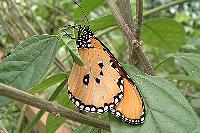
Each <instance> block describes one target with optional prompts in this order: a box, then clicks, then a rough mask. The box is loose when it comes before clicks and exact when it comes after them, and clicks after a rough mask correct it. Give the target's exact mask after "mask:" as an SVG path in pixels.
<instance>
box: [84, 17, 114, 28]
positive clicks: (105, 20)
mask: <svg viewBox="0 0 200 133" xmlns="http://www.w3.org/2000/svg"><path fill="white" fill-rule="evenodd" d="M89 23H90V27H91V29H92V31H98V30H103V29H105V28H108V27H113V26H118V25H117V23H116V21H115V19H114V17H113V16H112V15H107V16H103V17H101V18H98V19H94V20H91V21H90V22H89ZM80 25H87V22H83V23H81V24H80Z"/></svg>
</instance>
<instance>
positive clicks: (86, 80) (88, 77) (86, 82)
mask: <svg viewBox="0 0 200 133" xmlns="http://www.w3.org/2000/svg"><path fill="white" fill-rule="evenodd" d="M89 80H90V75H89V74H86V75H85V76H84V77H83V83H84V85H88V84H89Z"/></svg>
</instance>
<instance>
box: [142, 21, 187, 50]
mask: <svg viewBox="0 0 200 133" xmlns="http://www.w3.org/2000/svg"><path fill="white" fill-rule="evenodd" d="M141 38H142V41H144V44H145V45H148V46H151V47H158V48H159V49H163V50H165V51H170V52H174V51H178V49H179V48H180V47H181V45H182V43H183V41H184V38H185V30H184V27H183V26H182V25H181V24H179V23H178V22H176V21H174V20H172V19H167V18H159V19H152V20H148V21H146V22H144V23H143V25H142V33H141Z"/></svg>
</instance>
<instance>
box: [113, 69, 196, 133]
mask: <svg viewBox="0 0 200 133" xmlns="http://www.w3.org/2000/svg"><path fill="white" fill-rule="evenodd" d="M124 67H125V69H126V70H127V72H128V73H129V74H130V75H131V78H132V79H133V80H134V82H135V83H136V85H137V86H138V87H139V89H140V91H141V94H142V96H143V98H144V101H145V106H146V119H145V122H144V124H142V125H140V126H133V125H128V124H125V123H124V122H121V121H120V120H118V119H117V118H115V117H114V116H111V117H110V122H111V131H112V132H114V133H121V132H126V133H132V132H135V133H136V132H137V133H144V132H150V133H160V132H162V133H165V132H166V133H169V132H173V133H174V132H182V133H188V132H192V131H193V130H195V129H197V127H198V126H199V118H198V116H197V114H196V113H195V112H194V110H193V109H192V107H191V106H190V104H189V102H188V101H187V100H186V98H185V97H184V96H183V95H182V94H181V92H180V91H179V90H178V89H177V88H176V87H175V86H174V85H173V84H172V83H171V82H169V81H167V80H165V79H162V78H158V77H154V76H148V75H143V74H141V73H137V72H135V71H134V69H133V67H131V66H124Z"/></svg>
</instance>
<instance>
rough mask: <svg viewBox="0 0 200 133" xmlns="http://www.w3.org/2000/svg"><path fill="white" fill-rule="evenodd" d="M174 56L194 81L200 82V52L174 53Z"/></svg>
mask: <svg viewBox="0 0 200 133" xmlns="http://www.w3.org/2000/svg"><path fill="white" fill-rule="evenodd" d="M174 58H175V59H177V60H178V61H179V63H180V64H181V67H183V68H184V69H185V71H186V72H187V73H188V75H189V76H190V77H191V78H192V79H193V80H194V81H196V82H197V83H200V54H195V53H181V54H176V55H174Z"/></svg>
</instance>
